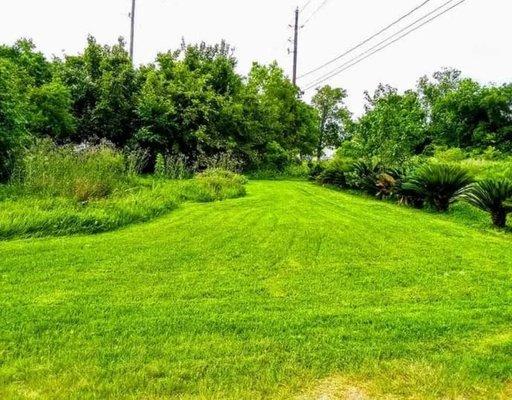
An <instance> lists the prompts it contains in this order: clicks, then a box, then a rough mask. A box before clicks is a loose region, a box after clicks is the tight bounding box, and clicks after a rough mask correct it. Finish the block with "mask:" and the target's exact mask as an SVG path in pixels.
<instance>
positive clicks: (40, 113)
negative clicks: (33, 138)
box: [28, 80, 75, 139]
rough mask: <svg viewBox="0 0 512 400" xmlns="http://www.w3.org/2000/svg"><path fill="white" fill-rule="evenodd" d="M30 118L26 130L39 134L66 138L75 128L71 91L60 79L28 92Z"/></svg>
mask: <svg viewBox="0 0 512 400" xmlns="http://www.w3.org/2000/svg"><path fill="white" fill-rule="evenodd" d="M29 101H30V109H31V118H30V121H29V123H28V130H29V131H30V132H31V133H33V134H37V135H39V136H49V137H53V138H55V139H66V138H68V137H69V136H70V135H72V133H73V132H74V130H75V119H74V117H73V114H72V112H71V105H72V99H71V93H70V91H69V89H68V88H67V87H66V86H64V85H63V84H62V83H61V82H60V81H58V80H53V81H51V82H49V83H45V84H43V85H41V86H39V87H34V88H32V89H31V90H30V92H29Z"/></svg>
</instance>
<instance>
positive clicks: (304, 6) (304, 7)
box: [299, 0, 313, 12]
mask: <svg viewBox="0 0 512 400" xmlns="http://www.w3.org/2000/svg"><path fill="white" fill-rule="evenodd" d="M312 1H313V0H309V1H306V3H304V4H303V5H302V7H300V8H299V10H300V12H302V11H304V10H305V9H306V8H308V6H309V5H310V4H311V2H312Z"/></svg>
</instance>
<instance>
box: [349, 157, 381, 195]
mask: <svg viewBox="0 0 512 400" xmlns="http://www.w3.org/2000/svg"><path fill="white" fill-rule="evenodd" d="M383 172H384V166H383V165H382V164H381V163H380V162H373V161H364V160H360V161H357V162H355V163H354V164H353V166H352V172H351V173H350V174H348V179H347V182H348V185H349V186H350V187H352V188H354V189H357V190H362V191H363V192H366V193H368V194H370V195H372V196H375V195H377V193H378V191H379V189H378V187H377V185H378V182H379V178H380V177H381V175H382V173H383Z"/></svg>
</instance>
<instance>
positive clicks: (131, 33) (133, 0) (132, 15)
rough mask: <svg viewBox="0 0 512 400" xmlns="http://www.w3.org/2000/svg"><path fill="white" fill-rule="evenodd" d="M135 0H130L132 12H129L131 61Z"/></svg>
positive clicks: (131, 55) (131, 54)
mask: <svg viewBox="0 0 512 400" xmlns="http://www.w3.org/2000/svg"><path fill="white" fill-rule="evenodd" d="M135 2H136V0H132V12H131V13H130V19H131V29H130V58H131V60H132V62H133V48H134V39H135Z"/></svg>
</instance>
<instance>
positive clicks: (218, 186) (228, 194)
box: [188, 169, 247, 202]
mask: <svg viewBox="0 0 512 400" xmlns="http://www.w3.org/2000/svg"><path fill="white" fill-rule="evenodd" d="M191 183H192V184H191V185H190V186H189V188H190V189H191V190H192V191H193V193H188V197H192V198H195V199H197V200H198V201H203V202H209V201H215V200H224V199H228V198H236V197H242V196H244V195H245V193H246V190H245V184H246V183H247V179H246V178H245V177H244V176H242V175H239V174H237V173H234V172H231V171H226V170H223V169H209V170H206V171H204V172H202V173H200V174H197V175H196V177H195V178H194V179H193V180H192V181H191Z"/></svg>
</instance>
